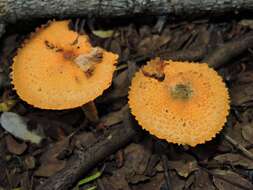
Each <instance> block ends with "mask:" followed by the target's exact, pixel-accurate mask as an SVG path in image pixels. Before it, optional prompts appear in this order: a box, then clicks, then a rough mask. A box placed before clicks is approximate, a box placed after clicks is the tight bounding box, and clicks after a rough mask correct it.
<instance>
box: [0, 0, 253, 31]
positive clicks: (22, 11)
mask: <svg viewBox="0 0 253 190" xmlns="http://www.w3.org/2000/svg"><path fill="white" fill-rule="evenodd" d="M240 11H253V0H219V1H217V0H199V1H196V0H187V1H182V0H173V1H168V0H155V1H150V0H134V1H133V0H120V1H118V0H103V1H101V0H43V1H41V0H29V1H27V0H0V23H2V26H4V24H8V23H15V22H17V21H18V20H31V19H36V18H69V17H85V16H89V15H90V16H95V17H119V16H128V17H129V16H130V17H132V16H134V15H136V14H138V15H157V16H158V15H174V16H180V17H185V18H187V17H188V16H190V18H193V17H195V18H196V17H197V16H198V17H200V16H203V15H208V16H209V17H210V16H212V15H222V14H226V13H231V12H232V13H238V12H240ZM0 29H2V30H0V34H1V33H3V31H4V29H3V28H1V27H0Z"/></svg>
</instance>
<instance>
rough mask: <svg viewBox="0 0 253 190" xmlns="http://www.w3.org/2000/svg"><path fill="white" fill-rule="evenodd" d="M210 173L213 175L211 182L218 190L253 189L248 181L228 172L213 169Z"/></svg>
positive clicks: (252, 185)
mask: <svg viewBox="0 0 253 190" xmlns="http://www.w3.org/2000/svg"><path fill="white" fill-rule="evenodd" d="M211 173H212V175H213V182H214V184H215V186H216V187H217V188H218V189H219V190H227V189H233V190H240V189H247V190H251V189H253V184H252V183H251V182H250V181H248V180H247V179H245V178H243V177H241V176H240V175H239V174H237V173H235V172H232V171H230V170H220V169H215V170H212V171H211Z"/></svg>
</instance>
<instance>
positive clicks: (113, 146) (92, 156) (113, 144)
mask: <svg viewBox="0 0 253 190" xmlns="http://www.w3.org/2000/svg"><path fill="white" fill-rule="evenodd" d="M135 135H136V131H135V130H134V129H133V128H132V127H130V126H128V125H117V126H113V127H111V128H109V129H108V130H106V131H105V133H104V134H103V135H102V136H100V137H98V138H97V140H96V142H92V144H90V145H87V146H86V147H84V148H83V149H78V150H76V151H75V153H74V156H73V157H72V158H71V159H70V160H69V161H68V163H67V166H66V167H65V168H64V169H63V170H61V171H59V172H58V173H56V174H55V175H53V176H51V177H50V178H49V179H47V180H46V181H45V183H43V184H41V185H40V186H39V187H37V188H36V190H67V189H70V187H72V186H73V185H74V184H75V183H76V182H77V181H78V180H79V179H80V177H82V176H83V175H84V174H85V173H87V172H88V171H89V170H90V169H92V168H93V167H94V166H95V165H96V164H97V163H99V162H101V161H103V160H104V158H106V157H107V156H109V155H111V154H113V153H114V152H116V151H117V150H118V149H120V148H121V147H123V146H125V145H126V144H128V143H129V142H130V141H131V140H132V138H133V137H134V136H135Z"/></svg>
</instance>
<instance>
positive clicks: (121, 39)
mask: <svg viewBox="0 0 253 190" xmlns="http://www.w3.org/2000/svg"><path fill="white" fill-rule="evenodd" d="M164 19H165V18H164V17H160V18H159V19H157V18H139V19H138V20H136V21H134V22H133V21H131V20H129V19H122V20H120V19H115V20H110V19H108V20H87V21H86V24H85V26H84V30H85V31H86V32H87V34H88V35H89V36H90V39H91V42H92V44H93V45H94V46H100V47H103V48H105V49H107V50H109V51H112V52H115V53H117V54H119V63H118V65H117V71H116V72H115V74H114V78H113V83H112V86H111V87H110V88H109V89H108V90H106V91H105V92H104V93H103V95H102V96H100V97H98V98H97V99H96V100H95V104H96V106H97V110H98V113H99V123H98V124H94V123H92V122H89V121H88V120H87V118H86V117H85V116H84V112H83V110H82V109H81V108H76V109H71V110H64V111H48V110H43V109H37V108H34V107H32V106H30V105H28V104H27V103H25V102H23V101H22V100H21V99H19V97H18V96H17V95H16V93H15V91H14V90H12V86H11V84H10V79H9V73H10V66H11V64H12V58H13V57H14V56H15V54H16V51H17V49H18V48H19V47H20V46H21V44H22V42H23V41H24V39H26V38H28V36H29V33H30V32H32V31H34V30H35V28H36V27H39V26H40V24H43V23H46V21H44V20H42V21H41V20H39V21H34V22H22V23H19V24H17V25H15V26H13V25H11V26H9V28H7V32H6V34H5V35H4V36H3V38H2V40H1V50H0V51H1V65H0V72H1V73H0V88H1V97H2V98H1V102H2V103H0V109H1V111H9V112H15V113H16V114H18V115H17V117H19V118H22V120H24V121H26V125H27V127H28V129H33V131H36V134H39V135H40V136H43V141H42V142H41V143H39V144H35V143H31V142H29V141H23V140H22V139H19V138H16V137H14V136H13V135H12V134H11V133H8V132H6V131H5V130H4V129H3V128H0V152H1V154H0V189H15V190H18V189H24V190H32V189H35V188H36V187H37V186H38V184H41V183H42V182H43V181H45V180H46V179H47V178H48V177H50V176H52V175H53V174H54V173H56V172H58V171H60V170H61V169H63V168H64V166H65V165H66V163H67V161H68V159H69V158H70V157H71V155H72V153H73V152H74V150H75V149H76V148H77V147H78V146H80V144H82V143H84V144H85V143H87V142H89V138H90V136H89V134H91V133H94V131H102V132H103V130H106V129H107V128H110V127H111V126H114V125H116V124H119V123H122V122H123V119H124V113H125V110H126V105H127V102H128V98H127V96H128V90H129V85H130V84H131V79H132V77H133V75H134V73H135V72H136V71H137V70H138V69H139V68H140V67H141V66H142V65H144V64H145V63H146V61H148V60H150V59H151V58H155V57H161V58H162V59H173V60H187V61H199V62H201V60H204V59H206V58H207V57H208V56H209V55H210V54H211V53H212V52H213V51H214V50H215V49H217V48H220V47H223V45H224V44H227V43H230V42H234V43H233V44H231V46H224V51H225V54H224V62H222V61H221V63H222V64H219V65H217V66H215V69H216V70H217V72H218V73H219V74H220V75H221V76H222V77H223V79H224V81H225V82H226V84H227V87H228V88H229V93H230V98H231V110H230V114H229V116H228V121H227V123H226V126H225V127H224V129H223V130H222V131H221V133H220V134H218V135H217V136H216V138H214V139H213V140H212V141H209V142H207V143H205V144H203V145H198V146H196V147H195V148H191V147H188V146H178V145H175V144H171V143H166V142H164V141H161V140H159V139H157V138H156V137H154V136H152V135H150V134H149V133H148V132H145V131H144V130H140V131H139V132H138V135H137V137H136V138H135V139H134V140H133V141H132V142H131V143H130V144H128V145H127V146H125V147H123V148H122V149H120V150H118V151H117V152H116V153H114V154H112V155H110V156H108V157H107V158H106V159H105V160H104V161H102V162H101V163H98V164H97V165H96V167H94V168H93V170H92V171H90V173H88V174H86V175H83V176H82V177H81V179H80V180H81V181H80V182H79V185H77V186H75V187H73V189H80V190H84V189H87V190H88V189H89V190H91V189H98V190H183V189H185V190H188V189H189V190H202V189H205V190H215V189H218V190H250V189H253V160H252V157H251V158H250V155H251V154H253V120H252V119H253V108H252V106H253V71H252V69H253V49H251V48H250V46H249V44H247V43H246V44H245V43H243V44H239V43H240V42H241V41H243V39H244V38H245V37H253V32H252V30H253V20H249V19H242V18H240V19H214V20H208V19H207V20H197V21H191V22H190V21H189V22H188V21H173V22H172V21H170V22H168V21H167V22H166V20H164ZM72 22H73V23H76V22H77V20H74V21H72ZM98 31H99V32H98ZM251 43H252V44H253V42H251ZM238 44H239V45H238ZM251 46H252V48H253V45H251ZM231 49H232V50H231ZM240 49H245V51H243V53H241V54H240V55H238V56H236V57H235V56H234V53H233V51H234V52H235V51H240ZM231 51H232V53H231ZM235 54H236V53H235ZM223 63H224V64H223ZM7 119H8V120H15V118H7ZM16 120H17V118H16ZM18 121H19V120H18ZM18 121H9V122H10V123H11V122H14V123H15V122H16V124H17V127H18V125H19V123H18ZM20 125H21V124H20ZM134 127H136V128H140V129H141V127H140V126H138V125H137V124H135V126H134ZM226 136H229V137H231V138H232V140H234V141H235V144H236V146H234V145H235V144H234V145H233V144H231V140H230V142H229V141H228V140H227V139H226ZM242 147H243V148H245V149H243V148H242ZM245 150H246V154H245ZM247 153H248V154H249V155H248V154H247ZM250 153H251V154H250ZM247 155H248V156H247ZM82 179H84V180H82Z"/></svg>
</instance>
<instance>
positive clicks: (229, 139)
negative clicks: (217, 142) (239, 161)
mask: <svg viewBox="0 0 253 190" xmlns="http://www.w3.org/2000/svg"><path fill="white" fill-rule="evenodd" d="M223 136H224V138H225V139H226V140H227V141H228V142H229V143H231V144H232V145H233V146H234V147H235V148H237V149H238V150H240V151H241V152H242V153H243V154H244V155H245V156H247V157H248V158H250V159H251V160H253V154H252V153H251V152H250V151H248V150H247V149H246V148H244V147H243V146H242V145H241V144H240V143H238V142H236V141H235V140H234V139H233V138H231V137H230V136H228V135H226V134H223Z"/></svg>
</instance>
